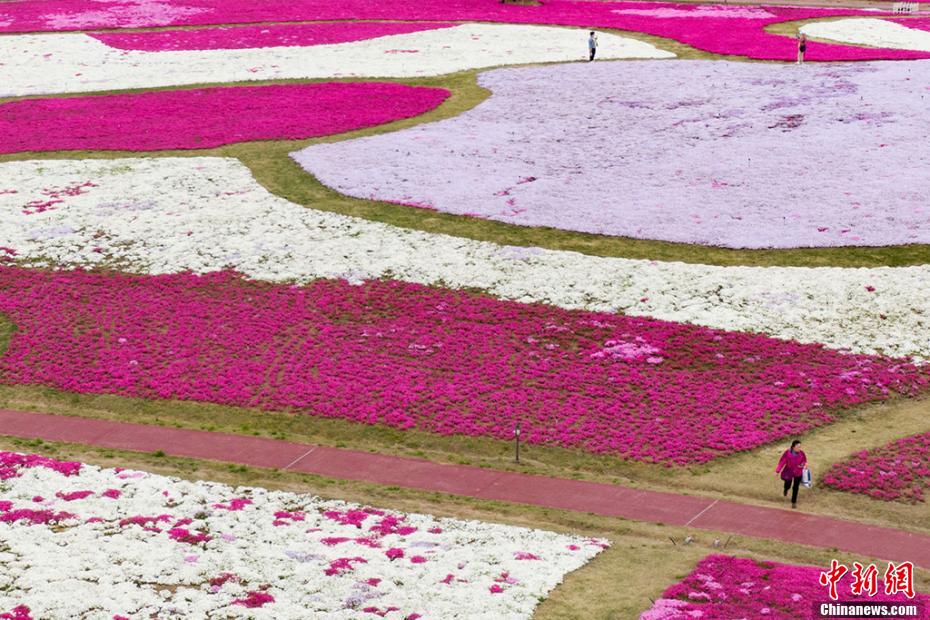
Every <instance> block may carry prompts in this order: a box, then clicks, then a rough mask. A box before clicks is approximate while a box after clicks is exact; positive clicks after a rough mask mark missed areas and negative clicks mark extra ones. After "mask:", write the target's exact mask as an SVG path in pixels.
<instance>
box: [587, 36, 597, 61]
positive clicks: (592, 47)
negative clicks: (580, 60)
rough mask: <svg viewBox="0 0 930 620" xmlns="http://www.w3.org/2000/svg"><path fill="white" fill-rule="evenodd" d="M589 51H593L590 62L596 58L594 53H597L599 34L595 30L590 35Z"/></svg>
mask: <svg viewBox="0 0 930 620" xmlns="http://www.w3.org/2000/svg"><path fill="white" fill-rule="evenodd" d="M588 51H589V52H591V56H590V57H589V58H588V62H591V61H592V60H594V55H595V54H596V53H597V34H596V33H595V32H594V31H593V30H592V31H591V34H589V35H588Z"/></svg>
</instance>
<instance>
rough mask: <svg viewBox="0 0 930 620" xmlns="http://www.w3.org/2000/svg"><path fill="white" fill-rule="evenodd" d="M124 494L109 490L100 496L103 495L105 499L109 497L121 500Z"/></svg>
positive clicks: (116, 490)
mask: <svg viewBox="0 0 930 620" xmlns="http://www.w3.org/2000/svg"><path fill="white" fill-rule="evenodd" d="M122 494H123V492H122V491H120V490H119V489H107V490H106V491H104V492H103V493H101V494H100V495H102V496H103V497H108V498H110V499H119V498H120V496H121V495H122Z"/></svg>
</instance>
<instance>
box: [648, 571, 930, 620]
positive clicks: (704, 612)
mask: <svg viewBox="0 0 930 620" xmlns="http://www.w3.org/2000/svg"><path fill="white" fill-rule="evenodd" d="M823 570H824V569H823V568H818V567H816V566H802V565H795V564H779V563H777V562H759V561H756V560H753V559H749V558H737V557H733V556H727V555H709V556H707V557H705V558H704V559H703V560H701V561H700V562H699V563H698V564H697V566H696V567H695V568H694V570H693V571H692V572H691V573H690V574H689V575H688V576H687V577H685V578H684V579H682V580H681V581H680V582H678V583H677V584H675V585H673V586H672V587H670V588H669V589H668V590H666V591H665V592H664V593H663V594H662V598H660V599H659V600H657V601H656V602H655V604H654V605H653V606H652V608H651V609H649V610H648V611H646V612H645V613H644V614H643V615H642V616H640V620H684V619H686V618H701V619H702V620H732V619H733V618H769V619H771V620H806V619H811V620H813V619H814V618H817V617H818V616H815V615H814V614H815V611H816V608H815V606H814V603H823V602H825V601H829V600H830V599H829V597H828V591H827V589H826V588H825V587H824V586H823V585H821V584H820V574H821V572H823ZM879 583H881V580H879ZM840 589H841V591H842V594H843V596H842V598H843V600H849V601H854V600H857V599H860V598H864V599H865V600H875V601H887V602H908V603H909V604H918V605H921V606H923V607H924V608H926V606H927V604H928V603H930V597H928V596H926V595H923V594H918V595H917V596H916V597H915V598H914V599H907V598H906V596H905V595H904V594H903V593H896V594H894V595H885V594H881V595H879V596H877V597H876V598H875V599H869V598H868V597H867V596H866V595H865V594H864V593H863V594H862V595H859V596H857V595H854V594H852V593H851V592H850V591H849V584H848V583H846V585H845V588H843V587H842V586H841V588H840ZM879 592H883V589H882V587H881V586H879Z"/></svg>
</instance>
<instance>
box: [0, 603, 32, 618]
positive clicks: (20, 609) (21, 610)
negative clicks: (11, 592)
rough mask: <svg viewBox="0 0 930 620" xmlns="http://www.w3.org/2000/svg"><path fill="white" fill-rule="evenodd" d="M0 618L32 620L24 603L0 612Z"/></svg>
mask: <svg viewBox="0 0 930 620" xmlns="http://www.w3.org/2000/svg"><path fill="white" fill-rule="evenodd" d="M0 620H33V619H32V615H31V611H30V609H29V608H28V607H26V606H25V605H17V606H16V607H14V608H13V609H11V610H10V611H6V612H2V613H0Z"/></svg>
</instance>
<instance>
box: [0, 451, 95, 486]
mask: <svg viewBox="0 0 930 620" xmlns="http://www.w3.org/2000/svg"><path fill="white" fill-rule="evenodd" d="M32 467H45V468H48V469H51V470H53V471H57V472H58V473H60V474H61V475H62V476H75V475H77V474H78V472H80V471H81V464H80V463H77V462H74V461H56V460H55V459H50V458H47V457H44V456H39V455H38V454H16V453H15V452H0V480H7V479H9V478H16V477H19V476H20V475H21V473H22V470H23V469H30V468H32Z"/></svg>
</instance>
